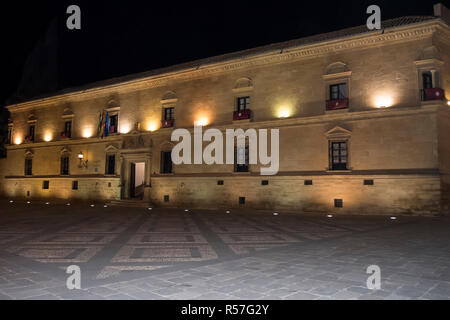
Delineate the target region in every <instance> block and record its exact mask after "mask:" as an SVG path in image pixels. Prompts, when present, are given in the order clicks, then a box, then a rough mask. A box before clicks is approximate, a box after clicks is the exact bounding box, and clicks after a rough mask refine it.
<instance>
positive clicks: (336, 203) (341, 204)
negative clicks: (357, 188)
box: [334, 199, 344, 208]
mask: <svg viewBox="0 0 450 320" xmlns="http://www.w3.org/2000/svg"><path fill="white" fill-rule="evenodd" d="M334 207H335V208H343V207H344V201H343V200H342V199H334Z"/></svg>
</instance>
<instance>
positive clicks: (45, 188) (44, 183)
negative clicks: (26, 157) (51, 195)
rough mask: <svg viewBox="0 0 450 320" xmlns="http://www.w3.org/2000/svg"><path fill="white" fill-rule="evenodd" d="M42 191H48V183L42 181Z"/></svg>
mask: <svg viewBox="0 0 450 320" xmlns="http://www.w3.org/2000/svg"><path fill="white" fill-rule="evenodd" d="M42 189H44V190H48V189H50V181H48V180H47V181H43V182H42Z"/></svg>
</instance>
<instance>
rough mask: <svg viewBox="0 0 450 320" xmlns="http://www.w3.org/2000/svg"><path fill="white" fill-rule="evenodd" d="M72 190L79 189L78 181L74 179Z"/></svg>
mask: <svg viewBox="0 0 450 320" xmlns="http://www.w3.org/2000/svg"><path fill="white" fill-rule="evenodd" d="M72 190H78V181H72Z"/></svg>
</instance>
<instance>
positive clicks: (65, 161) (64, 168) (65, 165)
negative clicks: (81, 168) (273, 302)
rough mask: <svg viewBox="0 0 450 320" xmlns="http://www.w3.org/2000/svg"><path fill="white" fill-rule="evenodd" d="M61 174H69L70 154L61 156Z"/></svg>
mask: <svg viewBox="0 0 450 320" xmlns="http://www.w3.org/2000/svg"><path fill="white" fill-rule="evenodd" d="M61 175H63V176H67V175H69V156H62V157H61Z"/></svg>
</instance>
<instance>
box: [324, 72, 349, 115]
mask: <svg viewBox="0 0 450 320" xmlns="http://www.w3.org/2000/svg"><path fill="white" fill-rule="evenodd" d="M351 75H352V72H351V71H344V72H338V73H331V74H325V75H323V76H322V79H323V80H324V87H325V100H324V101H325V102H326V101H328V100H330V98H331V97H330V86H331V85H334V84H340V83H345V84H346V90H347V92H346V96H347V99H349V105H348V107H347V108H346V109H340V110H326V108H325V112H326V113H328V112H348V110H349V109H350V93H351V81H350V80H351Z"/></svg>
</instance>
